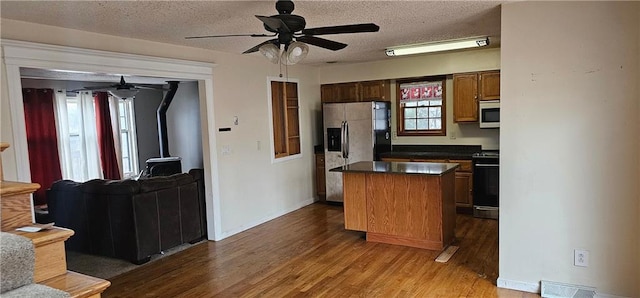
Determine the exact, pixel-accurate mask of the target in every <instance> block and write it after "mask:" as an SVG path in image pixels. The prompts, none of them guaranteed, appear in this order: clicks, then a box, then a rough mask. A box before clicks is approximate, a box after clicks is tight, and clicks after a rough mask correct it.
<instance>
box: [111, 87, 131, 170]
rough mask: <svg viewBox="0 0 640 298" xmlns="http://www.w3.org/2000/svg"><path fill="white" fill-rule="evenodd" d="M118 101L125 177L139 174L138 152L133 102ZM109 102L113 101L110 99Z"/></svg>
mask: <svg viewBox="0 0 640 298" xmlns="http://www.w3.org/2000/svg"><path fill="white" fill-rule="evenodd" d="M115 99H117V100H118V124H119V125H120V148H121V150H122V173H123V177H125V178H126V177H132V176H135V175H137V174H138V150H137V146H136V133H135V121H134V118H133V116H134V113H133V100H124V99H119V98H115ZM109 100H112V98H111V97H110V98H109Z"/></svg>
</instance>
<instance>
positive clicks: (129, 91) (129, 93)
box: [109, 89, 140, 99]
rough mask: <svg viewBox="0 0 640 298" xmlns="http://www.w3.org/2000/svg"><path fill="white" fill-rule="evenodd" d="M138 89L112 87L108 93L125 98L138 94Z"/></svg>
mask: <svg viewBox="0 0 640 298" xmlns="http://www.w3.org/2000/svg"><path fill="white" fill-rule="evenodd" d="M138 91H140V90H138V89H114V90H109V93H110V94H111V95H113V96H115V97H118V98H122V99H127V98H133V97H134V96H136V94H138Z"/></svg>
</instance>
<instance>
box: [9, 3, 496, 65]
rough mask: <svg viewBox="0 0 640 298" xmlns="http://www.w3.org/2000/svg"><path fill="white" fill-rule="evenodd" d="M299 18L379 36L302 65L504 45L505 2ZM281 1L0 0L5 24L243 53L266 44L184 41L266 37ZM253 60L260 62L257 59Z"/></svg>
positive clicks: (353, 37)
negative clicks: (398, 49)
mask: <svg viewBox="0 0 640 298" xmlns="http://www.w3.org/2000/svg"><path fill="white" fill-rule="evenodd" d="M294 2H295V5H296V7H295V11H294V14H297V15H300V16H303V17H304V18H305V19H306V22H307V28H313V27H325V26H333V25H346V24H356V23H376V24H377V25H379V26H380V31H379V32H375V33H357V34H340V35H324V36H322V37H323V38H327V39H331V40H335V41H339V42H343V43H346V44H348V46H347V47H346V48H345V49H342V50H339V51H335V52H334V51H330V50H326V49H322V48H318V47H314V46H311V47H310V51H309V55H308V56H307V58H305V60H304V61H303V62H302V63H303V64H309V65H314V64H320V63H326V62H339V63H347V62H363V61H374V60H382V59H392V58H387V57H386V56H385V54H384V49H385V48H386V47H389V46H396V45H405V44H412V43H421V42H429V41H439V40H447V39H458V38H463V37H474V36H489V37H490V39H491V41H492V43H493V46H495V45H496V42H499V35H500V3H502V2H504V1H437V2H436V1H303V0H298V1H294ZM274 4H275V1H271V0H269V1H267V0H265V1H6V0H2V1H0V14H1V16H2V18H6V19H14V20H21V21H26V22H33V23H40V24H46V25H52V26H59V27H65V28H72V29H78V30H83V31H90V32H97V33H103V34H109V35H116V36H123V37H129V38H136V39H144V40H151V41H157V42H163V43H169V44H176V45H182V46H188V47H197V48H204V49H211V50H216V51H222V52H229V53H238V54H240V53H242V52H243V51H245V50H247V49H249V48H251V47H253V46H255V45H256V44H259V43H261V42H263V41H265V40H267V39H268V38H267V37H260V38H258V37H225V38H210V39H195V40H193V39H192V40H186V39H185V38H184V37H186V36H198V35H216V34H245V33H267V32H266V31H265V30H264V28H263V26H262V23H261V22H260V21H259V20H258V19H256V18H255V16H254V15H273V14H277V11H276V10H275V6H274ZM250 55H260V54H259V53H253V54H250Z"/></svg>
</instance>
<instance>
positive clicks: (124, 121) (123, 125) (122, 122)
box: [119, 114, 127, 129]
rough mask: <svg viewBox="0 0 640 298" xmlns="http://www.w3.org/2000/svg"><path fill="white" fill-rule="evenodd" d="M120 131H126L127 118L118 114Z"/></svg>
mask: <svg viewBox="0 0 640 298" xmlns="http://www.w3.org/2000/svg"><path fill="white" fill-rule="evenodd" d="M120 115H121V116H120V117H119V118H120V129H127V118H125V117H124V115H123V114H120Z"/></svg>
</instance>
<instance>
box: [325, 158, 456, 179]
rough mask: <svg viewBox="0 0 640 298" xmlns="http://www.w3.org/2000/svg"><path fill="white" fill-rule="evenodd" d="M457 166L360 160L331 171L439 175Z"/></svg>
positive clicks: (453, 169)
mask: <svg viewBox="0 0 640 298" xmlns="http://www.w3.org/2000/svg"><path fill="white" fill-rule="evenodd" d="M457 167H458V164H457V163H431V162H386V161H359V162H356V163H352V164H348V165H346V166H342V167H337V168H333V169H331V170H329V171H331V172H343V173H345V172H358V173H383V174H410V175H416V174H417V175H436V176H439V175H442V174H444V173H447V172H449V171H455V169H456V168H457Z"/></svg>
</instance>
